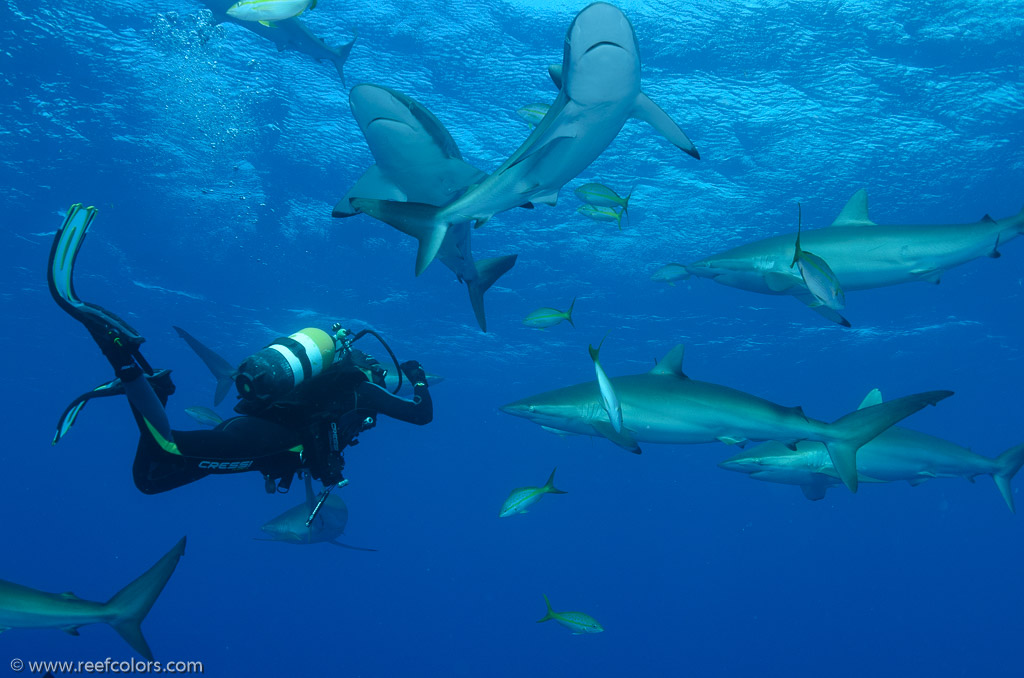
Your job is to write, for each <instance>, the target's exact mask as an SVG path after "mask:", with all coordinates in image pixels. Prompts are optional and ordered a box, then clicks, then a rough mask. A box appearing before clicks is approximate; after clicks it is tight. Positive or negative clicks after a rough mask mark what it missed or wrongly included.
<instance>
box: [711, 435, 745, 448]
mask: <svg viewBox="0 0 1024 678" xmlns="http://www.w3.org/2000/svg"><path fill="white" fill-rule="evenodd" d="M718 442H720V443H725V444H726V445H739V446H740V447H743V446H744V445H746V444H747V439H746V438H733V437H732V436H718Z"/></svg>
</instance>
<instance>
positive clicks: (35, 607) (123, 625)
mask: <svg viewBox="0 0 1024 678" xmlns="http://www.w3.org/2000/svg"><path fill="white" fill-rule="evenodd" d="M184 553H185V538H184V537H182V538H181V540H180V541H179V542H178V543H177V544H175V545H174V548H172V549H171V550H170V551H168V552H167V553H166V554H165V555H164V557H163V558H161V559H160V560H158V561H157V562H156V564H155V565H153V567H151V568H149V569H148V570H147V571H146V572H145V573H144V574H143V575H142V576H140V577H139V578H138V579H136V580H135V581H133V582H132V583H130V584H128V586H125V587H124V588H123V589H121V590H120V591H119V592H118V593H117V594H115V595H114V597H113V598H111V599H110V600H109V601H107V602H106V603H97V602H93V601H91V600H82V599H81V598H79V597H78V596H76V595H75V594H73V593H45V592H43V591H37V590H36V589H31V588H28V587H27V586H21V585H20V584H13V583H11V582H8V581H3V580H0V631H6V630H8V629H60V630H61V631H64V632H66V633H70V634H71V635H73V636H77V635H79V634H78V629H79V627H81V626H85V625H87V624H110V626H111V627H113V629H114V630H115V631H117V632H118V634H120V636H121V637H122V638H124V640H125V642H126V643H128V644H129V645H131V646H132V649H133V650H135V651H136V652H138V653H139V654H140V655H142V656H143V657H145V658H146V659H148V660H150V661H152V660H153V653H152V651H150V649H149V644H148V643H146V639H145V637H143V635H142V628H141V624H142V620H143V619H145V617H146V615H147V614H148V613H149V610H150V608H152V607H153V603H155V602H156V599H157V597H159V595H160V592H161V591H163V590H164V586H166V584H167V580H168V579H170V578H171V575H172V574H174V568H175V567H177V566H178V560H179V559H180V558H181V556H182V555H184Z"/></svg>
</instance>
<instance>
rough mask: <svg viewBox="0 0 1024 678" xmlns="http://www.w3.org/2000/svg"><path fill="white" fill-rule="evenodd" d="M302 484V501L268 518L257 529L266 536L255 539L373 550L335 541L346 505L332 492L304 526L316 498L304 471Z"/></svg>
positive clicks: (344, 522)
mask: <svg viewBox="0 0 1024 678" xmlns="http://www.w3.org/2000/svg"><path fill="white" fill-rule="evenodd" d="M305 486H306V500H305V501H304V502H303V503H301V504H299V505H298V506H293V507H292V508H290V509H288V510H287V511H285V512H284V513H282V514H281V515H279V516H277V517H276V518H274V519H273V520H271V521H268V522H267V523H266V524H265V525H264V526H263V527H262V528H260V529H262V530H263V531H264V532H265V533H266V534H268V535H270V538H269V539H259V540H258V541H283V542H285V543H287V544H317V543H320V542H327V543H328V544H334V545H335V546H344V547H345V548H347V549H353V550H356V551H374V550H376V549H366V548H360V547H358V546H349V545H348V544H342V543H341V542H340V541H338V537H340V536H341V535H343V534H344V533H345V526H346V525H347V524H348V506H346V505H345V502H344V500H342V498H341V497H339V496H338V495H336V494H330V495H328V496H327V501H325V502H324V505H323V506H321V507H320V511H319V512H318V513H317V514H316V518H314V519H313V522H312V523H310V525H309V527H306V520H308V519H309V514H310V513H311V512H312V511H313V504H314V502H315V501H316V497H314V496H313V481H312V479H311V478H310V476H309V474H308V473H306V474H305Z"/></svg>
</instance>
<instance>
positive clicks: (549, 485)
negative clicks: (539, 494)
mask: <svg viewBox="0 0 1024 678" xmlns="http://www.w3.org/2000/svg"><path fill="white" fill-rule="evenodd" d="M557 470H558V467H557V466H556V467H555V468H554V470H552V471H551V475H550V476H548V482H546V483H544V491H545V492H547V493H548V494H569V493H568V492H566V491H565V490H560V489H558V488H557V487H555V471H557Z"/></svg>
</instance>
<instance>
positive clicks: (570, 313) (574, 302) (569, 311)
mask: <svg viewBox="0 0 1024 678" xmlns="http://www.w3.org/2000/svg"><path fill="white" fill-rule="evenodd" d="M575 305H576V297H573V298H572V303H571V304H569V310H568V311H566V312H565V319H566V320H568V321H569V324H570V325H572V326H573V329H575V328H576V323H574V322H573V321H572V309H573V306H575Z"/></svg>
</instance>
